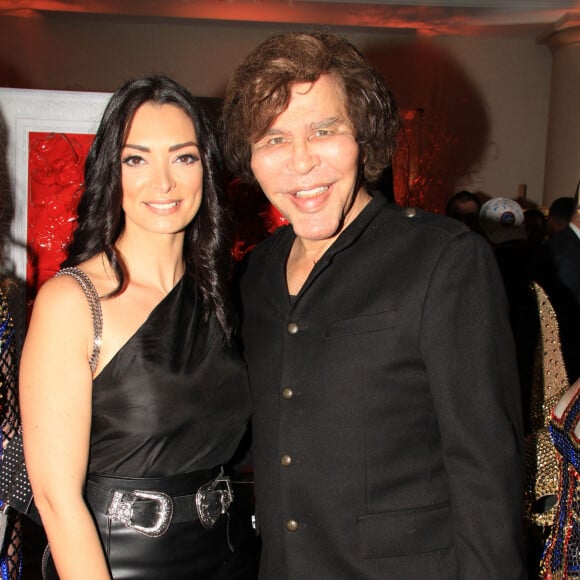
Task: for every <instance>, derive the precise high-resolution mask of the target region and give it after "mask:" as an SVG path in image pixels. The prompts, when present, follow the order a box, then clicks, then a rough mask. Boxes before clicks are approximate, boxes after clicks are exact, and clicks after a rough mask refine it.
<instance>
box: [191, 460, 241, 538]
mask: <svg viewBox="0 0 580 580" xmlns="http://www.w3.org/2000/svg"><path fill="white" fill-rule="evenodd" d="M233 501H234V493H233V491H232V486H231V484H230V478H229V477H227V476H225V475H223V469H222V471H221V473H220V474H219V475H218V476H217V477H216V478H215V479H213V480H212V481H208V482H207V483H204V484H203V485H202V486H201V487H200V488H199V489H198V490H197V493H196V494H195V507H196V509H197V515H198V517H199V521H200V522H201V525H202V526H203V527H204V528H212V527H213V526H214V525H215V523H216V522H217V521H218V519H219V517H220V516H221V515H222V514H225V513H226V512H227V511H228V509H229V507H230V505H231V504H232V502H233Z"/></svg>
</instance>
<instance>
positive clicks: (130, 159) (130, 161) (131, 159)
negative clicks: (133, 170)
mask: <svg viewBox="0 0 580 580" xmlns="http://www.w3.org/2000/svg"><path fill="white" fill-rule="evenodd" d="M123 163H124V164H125V165H128V166H129V167H136V166H137V165H141V164H142V163H145V160H144V159H143V157H140V156H139V155H128V156H127V157H124V158H123Z"/></svg>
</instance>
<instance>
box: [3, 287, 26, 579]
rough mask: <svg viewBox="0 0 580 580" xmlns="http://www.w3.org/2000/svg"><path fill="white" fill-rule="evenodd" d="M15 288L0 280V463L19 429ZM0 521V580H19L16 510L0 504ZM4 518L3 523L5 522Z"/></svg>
mask: <svg viewBox="0 0 580 580" xmlns="http://www.w3.org/2000/svg"><path fill="white" fill-rule="evenodd" d="M15 288H16V284H15V282H13V281H12V280H11V278H10V277H5V276H2V277H0V414H1V415H0V461H2V458H3V457H2V453H1V450H3V449H5V448H6V446H7V445H8V442H9V441H10V439H11V438H12V437H14V436H15V435H16V433H17V431H18V429H19V428H20V413H19V412H18V352H19V350H20V348H19V345H18V344H17V334H16V329H15V328H14V320H13V317H12V312H11V306H10V300H9V298H10V295H11V294H12V293H13V292H14V290H15ZM0 510H1V511H2V514H1V515H0V519H2V520H3V525H4V526H6V527H5V530H4V532H3V534H2V535H1V536H0V541H1V543H2V545H1V546H0V548H1V550H0V579H1V580H19V579H20V578H22V571H23V561H22V553H23V537H24V534H23V526H22V521H21V518H20V515H19V514H18V512H16V510H12V509H10V508H8V509H7V510H6V506H5V505H2V504H1V503H0ZM4 518H5V519H4Z"/></svg>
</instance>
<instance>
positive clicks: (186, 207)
mask: <svg viewBox="0 0 580 580" xmlns="http://www.w3.org/2000/svg"><path fill="white" fill-rule="evenodd" d="M121 184H122V188H123V210H124V212H125V233H130V232H131V230H134V229H138V230H141V231H147V232H151V233H156V234H167V235H173V234H178V233H181V232H183V231H184V229H185V228H186V227H187V225H188V224H189V223H190V222H191V221H192V220H193V218H194V217H195V215H196V214H197V212H198V210H199V207H200V205H201V199H202V195H203V166H202V163H201V159H200V151H199V146H198V142H197V135H196V133H195V128H194V126H193V122H192V121H191V119H190V118H189V117H188V116H187V115H186V114H185V112H184V111H183V110H182V109H180V108H179V107H177V106H175V105H169V104H164V105H159V104H156V103H145V104H143V105H141V107H139V109H137V111H136V113H135V116H134V117H133V120H132V122H131V124H130V126H129V132H128V134H127V140H126V142H125V145H124V146H123V149H122V150H121Z"/></svg>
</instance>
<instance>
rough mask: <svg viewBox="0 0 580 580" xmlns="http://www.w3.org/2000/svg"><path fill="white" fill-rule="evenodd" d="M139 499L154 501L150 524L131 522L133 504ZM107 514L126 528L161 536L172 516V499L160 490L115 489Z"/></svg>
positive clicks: (148, 534)
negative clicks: (155, 505) (153, 516)
mask: <svg viewBox="0 0 580 580" xmlns="http://www.w3.org/2000/svg"><path fill="white" fill-rule="evenodd" d="M139 499H144V500H152V501H154V502H156V504H157V508H156V516H157V517H156V519H155V522H154V523H153V524H152V525H150V526H141V525H139V524H136V523H135V522H133V505H134V504H135V502H136V501H137V500H139ZM107 514H108V516H109V517H110V518H111V519H113V520H117V521H118V522H120V523H121V524H123V525H124V526H125V527H127V528H131V529H133V530H135V531H137V532H139V533H141V534H144V535H146V536H150V537H152V538H157V537H159V536H162V535H163V534H164V533H165V532H166V531H167V528H169V524H170V523H171V518H172V517H173V500H172V499H171V498H170V497H169V496H168V495H167V494H165V493H162V492H160V491H141V490H139V489H136V490H134V491H129V492H123V491H115V492H114V493H113V499H112V500H111V505H110V506H109V511H108V512H107Z"/></svg>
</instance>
